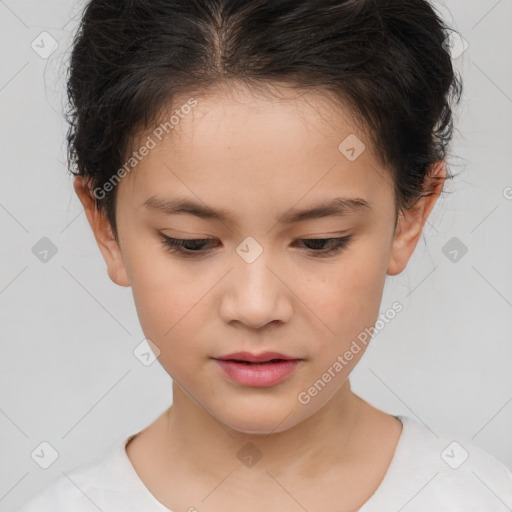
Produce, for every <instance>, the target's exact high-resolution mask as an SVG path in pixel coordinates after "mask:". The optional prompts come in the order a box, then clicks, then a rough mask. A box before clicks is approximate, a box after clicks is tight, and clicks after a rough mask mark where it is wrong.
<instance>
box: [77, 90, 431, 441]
mask: <svg viewBox="0 0 512 512" xmlns="http://www.w3.org/2000/svg"><path fill="white" fill-rule="evenodd" d="M283 94H284V93H283ZM285 94H286V95H287V96H286V97H285V96H283V98H282V99H280V100H279V101H277V100H276V99H275V98H274V99H272V98H270V97H263V96H258V95H256V94H254V93H251V92H250V91H248V90H245V89H231V90H230V91H226V90H220V89H219V90H217V91H216V92H215V93H212V94H210V95H208V96H204V97H195V99H196V100H197V105H196V106H195V107H194V108H193V109H191V112H190V113H188V114H187V115H183V116H182V117H181V118H180V121H179V124H178V125H177V126H176V127H175V128H174V130H172V131H170V132H169V134H168V135H167V136H166V137H165V138H163V139H162V141H159V140H158V138H157V137H155V136H154V135H153V136H152V137H153V139H154V140H155V141H156V142H157V144H156V147H154V148H153V149H151V150H150V151H149V154H147V155H146V156H145V157H144V158H143V159H142V160H141V161H140V163H139V164H138V165H137V167H136V170H134V171H132V172H131V173H129V174H127V175H126V176H125V177H124V178H123V179H122V181H121V182H120V184H119V185H118V190H117V194H118V196H117V198H118V199H117V212H116V215H117V224H118V232H119V245H118V244H117V243H116V242H114V241H113V240H106V238H101V237H102V236H103V235H102V234H101V228H100V227H98V226H99V224H98V223H97V222H96V221H94V220H93V216H92V213H91V211H90V210H89V211H88V217H89V220H90V222H91V225H92V226H93V229H95V234H96V236H97V240H98V242H99V244H100V248H101V250H102V253H103V255H104V257H105V259H106V262H107V265H108V269H109V275H110V276H111V278H112V279H113V280H114V281H115V282H117V283H118V284H120V285H125V286H126V285H129V286H131V287H132V290H133V296H134V300H135V304H136V308H137V312H138V316H139V319H140V323H141V326H142V329H143V331H144V333H145V336H146V337H147V338H149V339H150V340H151V341H152V343H154V344H155V345H156V347H158V350H159V351H160V355H159V358H158V359H159V361H160V363H161V364H162V366H163V367H164V368H165V370H166V371H167V372H168V373H169V374H170V375H171V376H172V377H173V378H174V379H175V381H176V382H177V383H179V386H180V388H182V389H183V391H184V392H185V393H186V394H187V396H188V397H189V398H190V399H193V400H194V401H195V402H196V403H198V404H199V405H200V406H201V407H202V408H203V409H204V410H205V411H207V412H208V413H209V414H210V415H212V416H214V417H215V418H217V419H218V420H219V421H221V422H222V423H224V424H225V425H227V426H229V427H231V428H233V429H235V430H238V431H240V432H246V433H263V432H268V431H270V430H273V431H276V432H277V431H283V430H285V429H287V428H290V427H292V426H293V425H296V424H298V423H300V422H301V421H304V420H305V419H307V418H309V417H311V416H312V415H314V414H315V413H316V412H317V411H319V410H320V409H321V408H322V407H324V406H325V405H326V404H327V403H328V402H329V401H330V400H331V399H332V398H333V397H334V396H335V395H336V393H337V392H339V390H340V387H341V386H342V384H343V383H344V382H345V381H346V380H347V378H348V376H349V374H350V372H351V370H352V369H353V367H354V366H355V365H356V364H357V362H358V361H359V359H360V358H361V356H362V355H363V353H364V346H363V347H362V348H363V350H360V351H359V352H358V353H357V354H355V355H354V356H353V358H352V360H351V361H350V362H348V364H345V365H344V366H343V368H341V369H340V368H339V366H338V367H337V368H338V370H337V371H335V372H334V373H333V372H331V378H330V380H329V383H328V384H327V385H326V386H325V387H324V388H323V389H322V390H321V391H320V392H318V393H317V394H316V395H315V396H312V395H311V394H309V395H308V396H309V398H310V399H309V400H307V399H306V398H305V396H306V395H305V392H307V391H308V389H310V388H311V386H312V385H313V384H314V383H315V382H316V381H318V379H320V378H321V377H322V375H323V374H325V372H326V371H327V370H328V369H329V368H333V364H334V363H335V362H336V361H337V358H338V356H339V355H342V354H344V353H345V352H346V351H347V350H349V348H350V346H351V344H352V343H353V341H354V340H355V339H357V338H358V335H359V334H360V333H361V332H363V331H364V330H365V328H370V327H371V326H373V325H374V324H375V321H376V319H377V316H378V312H379V306H380V302H381V298H382V293H383V287H384V281H385V277H386V274H388V273H389V274H396V273H399V272H400V271H401V270H402V269H403V267H404V266H405V264H406V262H407V260H408V258H409V257H410V254H411V253H412V251H413V249H414V246H415V244H416V241H417V237H418V236H419V234H420V232H421V228H422V221H413V219H406V218H404V219H401V220H400V224H399V230H398V232H397V235H396V236H394V227H395V218H396V216H395V215H396V212H395V206H394V197H393V187H392V179H391V176H390V174H389V172H388V171H387V170H386V169H384V168H383V167H382V166H381V164H380V163H379V162H378V160H377V157H376V155H375V154H374V152H373V150H372V147H371V144H370V141H369V139H368V137H367V135H366V134H365V133H362V132H361V131H359V130H358V129H357V128H356V127H355V125H354V124H353V123H351V122H350V116H349V113H348V111H345V110H344V109H343V108H341V107H340V106H339V105H337V106H336V107H334V105H333V103H331V102H329V100H328V99H327V98H325V97H322V96H316V95H314V94H306V95H301V96H298V95H296V94H292V93H285ZM185 101H186V100H185ZM147 135H148V134H144V136H143V137H141V140H142V141H144V140H147ZM348 136H351V137H352V139H349V140H352V141H354V140H356V139H354V138H353V137H354V136H356V137H357V139H358V140H359V141H360V142H362V143H363V144H364V145H365V149H364V151H362V152H360V151H361V148H362V146H361V145H359V146H356V151H355V155H356V156H357V155H358V153H359V152H360V154H359V155H358V156H357V158H355V159H354V158H353V156H354V155H352V153H351V152H350V151H349V152H348V153H347V152H345V153H344V152H343V148H344V146H342V150H340V149H339V146H340V144H341V143H342V142H343V141H344V140H345V139H346V138H347V137H348ZM360 142H358V144H360ZM352 145H353V144H352ZM347 154H348V155H349V156H350V157H351V158H347V156H346V155H347ZM339 198H342V200H340V199H339ZM336 199H338V203H337V205H338V209H339V211H338V212H337V213H336V212H331V214H330V215H320V214H318V215H309V216H308V215H302V216H301V215H300V214H299V213H300V212H303V211H308V210H312V209H316V208H318V207H319V206H320V205H328V204H330V205H333V204H334V205H336ZM178 201H189V202H193V203H197V207H198V209H203V210H205V209H206V208H208V209H210V210H212V211H215V212H217V215H213V214H211V213H210V214H209V215H206V214H204V215H201V216H199V215H194V214H193V213H191V212H190V209H189V211H188V213H187V212H184V211H182V212H176V211H174V212H173V209H174V210H175V209H176V205H177V202H178ZM343 201H345V203H343ZM83 202H84V201H83ZM350 202H352V203H354V204H355V205H356V206H353V207H352V208H350V207H349V206H347V205H350V204H352V203H350ZM172 203H174V204H172ZM84 204H85V202H84ZM342 204H345V208H344V209H341V208H339V206H340V205H342ZM357 205H359V206H357ZM428 208H429V205H427V209H428ZM185 210H187V208H185ZM317 213H318V212H317ZM320 213H322V212H320ZM323 213H324V214H325V213H328V212H325V211H324V212H323ZM95 218H97V217H95ZM172 239H185V240H187V242H184V245H183V246H181V247H179V246H173V245H171V244H172ZM315 239H316V241H315ZM198 240H199V241H198ZM239 351H246V352H251V353H253V354H261V353H262V352H265V351H273V352H279V353H281V354H284V355H286V356H288V357H292V358H296V359H300V361H299V363H298V364H297V365H296V366H295V369H294V370H293V372H292V373H290V374H289V375H287V376H286V377H285V378H283V379H282V380H280V381H278V382H277V383H275V384H273V385H265V386H259V385H247V384H241V383H239V382H235V381H233V380H232V379H231V378H230V377H229V376H228V375H227V374H226V373H225V372H224V370H223V369H222V368H221V366H220V365H219V364H218V362H217V361H216V360H215V359H214V358H217V357H219V356H221V355H225V354H230V353H233V352H239ZM300 397H302V400H301V399H300ZM306 402H307V403H306ZM292 411H293V412H292ZM289 412H292V414H290V415H289V416H288V417H287V419H286V421H284V422H282V420H283V417H285V416H286V413H289ZM280 422H282V423H281V424H280V425H279V428H277V429H276V425H278V424H279V423H280Z"/></svg>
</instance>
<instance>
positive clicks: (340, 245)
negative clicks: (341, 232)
mask: <svg viewBox="0 0 512 512" xmlns="http://www.w3.org/2000/svg"><path fill="white" fill-rule="evenodd" d="M351 240H352V235H348V236H342V237H339V238H302V239H300V240H299V242H303V243H304V244H305V245H306V246H307V244H309V245H310V246H312V247H308V248H309V249H310V250H311V251H312V252H314V253H317V254H315V255H318V256H325V255H330V254H335V253H338V252H340V251H341V250H342V249H344V248H345V247H346V246H347V245H348V244H349V242H350V241H351ZM326 244H327V248H323V249H322V248H318V245H320V246H325V245H326ZM329 244H330V245H329ZM315 247H316V249H315Z"/></svg>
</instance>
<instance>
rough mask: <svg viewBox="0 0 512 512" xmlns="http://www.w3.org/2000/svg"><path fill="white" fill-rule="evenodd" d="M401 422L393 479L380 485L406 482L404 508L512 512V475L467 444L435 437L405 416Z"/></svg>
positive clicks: (443, 434)
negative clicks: (408, 502)
mask: <svg viewBox="0 0 512 512" xmlns="http://www.w3.org/2000/svg"><path fill="white" fill-rule="evenodd" d="M398 419H400V421H401V422H402V424H403V431H402V437H401V439H400V441H399V443H398V445H397V448H396V451H395V457H394V458H393V460H392V463H391V466H390V470H389V475H386V476H387V477H389V478H386V477H385V478H384V480H383V482H382V484H383V485H384V487H385V486H386V485H387V484H389V483H394V484H397V485H398V484H399V482H400V481H402V482H403V484H404V485H403V487H402V489H401V491H403V490H406V493H407V494H404V493H403V492H400V494H401V496H402V499H403V500H405V501H404V504H405V502H407V500H410V504H409V508H408V510H411V511H412V510H417V511H423V510H439V509H440V508H442V509H443V510H450V511H459V510H460V511H462V510H464V512H469V511H479V512H481V511H483V510H502V509H503V510H506V509H507V507H508V508H510V507H512V472H511V471H510V469H509V468H507V467H506V466H505V465H504V464H503V463H502V462H500V461H499V460H498V459H497V458H496V457H494V456H492V455H490V454H489V453H487V452H485V451H484V450H482V449H481V448H479V447H478V446H476V445H475V444H473V443H472V442H470V441H469V440H467V439H463V438H460V437H457V438H456V437H454V436H452V435H451V434H449V433H447V432H444V431H443V432H433V431H432V430H430V429H429V428H428V427H427V426H426V425H424V424H423V423H420V422H419V421H416V420H414V419H412V418H409V417H407V416H398ZM391 479H393V480H392V481H391ZM382 484H381V485H382ZM395 495H396V494H395ZM404 504H403V505H404Z"/></svg>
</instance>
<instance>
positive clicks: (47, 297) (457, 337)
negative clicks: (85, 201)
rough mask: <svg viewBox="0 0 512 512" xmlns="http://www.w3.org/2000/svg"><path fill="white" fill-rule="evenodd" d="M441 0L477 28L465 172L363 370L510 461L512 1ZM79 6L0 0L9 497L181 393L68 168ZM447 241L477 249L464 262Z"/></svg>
mask: <svg viewBox="0 0 512 512" xmlns="http://www.w3.org/2000/svg"><path fill="white" fill-rule="evenodd" d="M443 5H445V6H446V9H445V15H446V16H449V15H451V16H453V26H454V28H456V29H457V30H458V31H459V32H460V33H461V34H462V36H463V37H464V39H465V40H466V41H467V43H468V49H467V50H466V51H465V52H464V53H463V54H462V55H461V56H460V57H458V58H457V59H454V62H455V64H456V67H457V69H458V70H459V71H460V72H461V73H462V76H463V79H464V85H465V92H464V99H463V103H462V104H461V106H460V108H459V109H458V113H457V117H456V126H457V129H458V130H457V132H456V133H455V142H454V145H453V154H454V155H455V156H454V157H451V158H450V159H449V164H450V165H451V168H452V170H453V171H455V172H457V173H459V174H460V175H459V177H458V178H457V179H456V180H455V182H453V183H451V184H449V185H448V190H449V191H450V193H449V194H445V195H443V197H442V198H441V199H440V201H439V202H438V204H437V205H436V207H435V210H434V212H433V214H432V216H431V218H430V219H429V221H428V224H427V228H426V230H425V234H424V237H423V238H422V239H421V240H420V242H419V244H418V247H417V249H416V252H415V253H414V255H413V258H412V260H411V261H410V263H409V266H408V267H407V269H406V270H405V271H404V272H403V273H402V274H400V275H399V276H395V277H388V278H387V283H386V289H385V293H384V298H383V301H382V307H381V311H382V312H384V311H385V310H386V309H387V308H389V307H390V306H391V304H392V303H393V302H394V301H395V300H398V301H399V302H401V303H402V304H403V306H404V310H403V311H402V312H401V313H400V314H398V315H397V317H396V318H395V319H394V320H393V321H392V322H391V323H390V324H388V325H387V326H386V327H385V328H384V329H383V330H382V331H380V332H379V333H378V334H377V335H376V336H375V337H374V339H373V341H372V344H371V345H370V348H369V349H368V351H367V354H366V356H365V357H364V358H363V360H362V361H361V363H360V364H359V366H358V367H357V368H356V370H355V371H354V373H353V376H352V383H353V387H354V389H355V391H356V393H358V394H360V395H361V396H362V397H363V398H365V399H366V400H368V401H370V402H371V403H372V404H374V405H375V406H376V407H379V408H381V409H383V410H385V411H387V412H390V413H393V414H405V415H409V416H412V417H413V418H416V419H417V420H418V421H421V422H423V423H425V424H426V425H427V426H428V427H429V428H430V429H432V430H433V431H434V432H438V431H442V430H444V431H448V432H450V433H452V434H453V436H454V437H456V438H459V439H467V440H472V442H473V443H475V444H477V445H479V446H481V447H482V448H483V449H485V450H486V451H488V452H490V453H491V454H493V455H495V456H496V457H497V458H498V459H499V460H501V461H502V462H503V463H505V464H506V465H508V466H509V467H512V440H511V432H512V371H511V360H512V343H511V341H512V340H511V337H512V336H511V332H512V242H511V239H512V237H511V234H512V171H511V149H510V148H511V145H512V126H511V125H512V122H511V121H512V116H511V113H512V59H511V49H512V41H511V35H510V33H511V32H510V27H511V26H512V2H511V1H510V0H500V1H496V2H495V1H487V0H478V1H475V0H472V1H470V0H463V1H449V2H446V3H444V4H443ZM81 6H82V2H76V1H72V0H53V1H51V2H41V1H36V0H32V1H29V0H19V1H14V0H5V1H0V25H1V27H0V28H1V30H0V38H1V43H2V66H1V71H0V108H1V127H0V128H1V138H0V140H1V166H0V172H1V183H2V186H1V188H0V227H1V234H2V243H1V245H0V255H1V265H0V326H1V330H2V337H1V340H2V341H1V343H2V352H1V357H0V379H1V381H0V432H1V436H0V443H1V457H0V460H1V468H0V511H7V510H14V509H16V508H17V507H19V506H20V505H21V504H22V503H24V502H25V501H27V499H28V498H29V497H30V496H32V495H33V494H34V493H35V492H37V491H39V490H40V489H42V488H43V487H45V486H46V485H47V484H48V483H49V482H51V481H52V480H53V479H55V478H57V477H58V476H59V475H61V474H62V472H63V471H64V472H66V471H67V470H69V469H71V468H72V467H74V466H76V465H78V464H80V463H82V462H84V461H86V460H88V459H89V458H92V457H95V456H98V455H102V454H103V453H104V452H105V451H106V450H107V449H109V448H110V447H111V446H112V445H113V444H114V443H117V442H119V441H120V440H121V439H122V438H124V437H125V436H127V435H128V433H131V432H135V431H137V430H138V429H142V428H144V427H145V426H146V425H148V424H149V423H150V422H152V421H153V420H154V419H155V418H156V417H157V416H158V415H159V414H160V413H161V412H162V411H163V410H164V409H165V408H167V407H168V406H169V405H170V403H171V402H172V393H171V380H170V377H169V376H168V375H167V373H166V372H165V371H164V370H163V369H162V367H161V366H160V365H159V364H158V362H155V363H153V364H151V365H150V366H145V365H144V364H142V363H141V362H140V361H139V359H137V358H136V357H135V356H134V354H133V351H134V349H135V348H136V347H137V346H138V345H139V344H140V343H141V341H142V340H143V338H144V335H143V333H142V330H141V328H140V326H139V324H138V320H137V315H136V311H135V307H134V304H133V300H132V296H131V289H129V288H121V287H119V286H116V285H115V284H113V283H112V282H111V281H110V279H109V277H108V275H107V273H106V268H105V264H104V261H103V259H102V257H101V254H100V252H99V249H98V248H97V246H96V243H95V241H94V238H93V236H92V232H91V231H90V228H89V226H88V224H87V222H86V218H85V215H84V214H83V212H82V207H81V204H80V202H79V201H78V198H77V197H76V196H75V195H74V191H73V189H72V181H71V178H70V177H69V176H68V175H67V173H66V164H65V159H66V154H65V139H64V136H65V132H66V128H67V126H66V123H65V121H64V119H63V116H62V111H63V108H64V105H65V97H64V88H63V83H64V79H65V72H66V70H65V64H66V59H67V57H68V52H69V47H70V43H71V35H72V33H73V31H74V29H75V28H76V25H77V18H78V16H79V14H80V11H81ZM44 31H46V32H48V33H49V34H50V35H51V37H53V38H54V39H55V40H56V41H58V44H59V46H58V48H57V50H56V51H55V52H54V53H53V54H52V55H51V56H50V57H49V58H45V56H44V55H43V56H41V55H40V53H37V52H36V51H35V50H34V49H33V48H32V47H31V44H32V42H33V41H35V43H34V44H38V45H39V47H40V48H41V47H42V46H43V43H42V42H41V38H42V37H47V36H41V35H40V34H41V33H42V32H44ZM44 48H46V49H48V48H51V47H50V46H49V39H46V43H45V44H44ZM42 50H43V48H41V50H40V52H41V51H42ZM43 237H47V238H48V239H50V240H51V242H52V243H53V244H54V245H55V247H56V249H57V252H56V254H55V255H53V256H52V253H51V252H50V253H49V254H48V256H47V261H46V262H44V261H41V260H40V259H39V258H38V257H36V255H35V254H34V252H33V247H34V246H36V244H37V243H38V242H39V241H40V240H41V238H43ZM454 237H456V240H455V242H454V241H452V242H450V241H451V239H452V238H454ZM40 243H42V242H40ZM450 243H456V244H459V246H460V244H464V245H465V246H466V247H467V253H466V254H465V255H464V256H462V257H460V256H459V258H458V260H457V261H452V260H451V259H450V258H449V257H447V256H446V255H445V252H447V249H446V247H448V248H450V247H451V246H450V245H448V246H447V244H450ZM36 247H39V246H36ZM443 248H444V252H443ZM36 252H37V251H36ZM460 254H461V253H460V252H459V255H460ZM43 441H46V442H48V443H50V444H51V445H52V446H53V447H54V448H55V450H56V451H57V452H58V458H57V460H56V461H55V462H54V463H53V464H52V465H51V466H50V467H49V468H48V469H42V468H41V467H40V466H39V465H38V464H36V462H35V461H34V460H33V458H32V457H31V454H32V453H33V452H34V450H36V448H38V447H39V445H40V443H42V442H43Z"/></svg>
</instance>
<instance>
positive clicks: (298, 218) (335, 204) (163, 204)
mask: <svg viewBox="0 0 512 512" xmlns="http://www.w3.org/2000/svg"><path fill="white" fill-rule="evenodd" d="M144 206H145V207H146V208H148V209H149V210H152V211H156V212H160V213H164V214H166V215H178V214H188V215H194V216H196V217H199V218H201V219H207V220H217V221H221V222H226V221H229V220H230V217H231V216H230V214H229V212H228V211H227V210H225V209H215V208H212V207H211V206H207V205H205V204H201V203H198V202H195V201H192V200H190V199H185V198H176V199H164V198H161V197H158V196H151V197H150V198H148V199H147V200H146V201H145V202H144ZM370 208H371V203H370V202H368V201H366V199H363V198H361V197H353V198H349V197H336V198H334V199H331V200H328V201H325V202H322V203H319V204H316V205H314V206H312V207H310V208H307V209H301V210H299V209H292V210H289V211H287V212H285V213H283V214H281V215H280V216H279V217H278V218H277V222H278V223H280V224H293V223H296V222H302V221H305V220H311V219H320V218H323V217H330V216H345V215H348V214H350V213H353V212H357V211H361V210H368V209H370Z"/></svg>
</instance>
